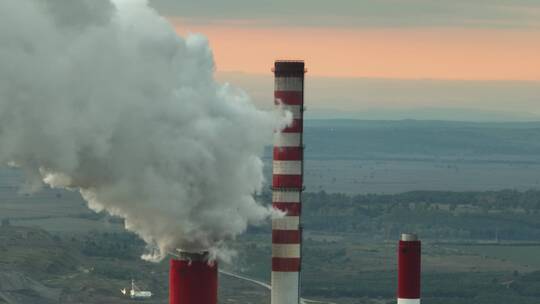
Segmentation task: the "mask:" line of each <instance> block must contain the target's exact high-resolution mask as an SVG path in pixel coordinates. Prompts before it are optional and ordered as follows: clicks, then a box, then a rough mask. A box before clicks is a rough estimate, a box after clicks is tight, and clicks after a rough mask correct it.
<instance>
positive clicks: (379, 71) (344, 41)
mask: <svg viewBox="0 0 540 304" xmlns="http://www.w3.org/2000/svg"><path fill="white" fill-rule="evenodd" d="M172 22H173V23H174V24H175V27H176V29H177V31H178V33H179V34H181V35H185V34H186V33H190V32H196V33H202V34H204V35H205V36H207V37H208V38H209V40H210V44H211V46H212V48H213V50H214V55H215V59H216V65H217V69H218V71H220V72H223V71H241V72H246V73H257V74H260V73H269V71H270V68H271V65H272V62H273V60H275V59H279V58H286V59H304V60H306V63H307V67H308V70H309V73H310V75H313V76H330V77H377V78H405V79H418V78H430V79H465V80H535V81H538V80H540V39H538V38H539V37H540V33H539V32H538V31H533V30H530V31H528V30H523V29H520V30H509V29H460V28H447V29H445V28H433V29H431V28H409V29H380V28H374V29H346V28H337V27H336V28H298V27H293V28H287V27H271V28H270V27H267V28H265V27H250V26H239V25H235V24H230V25H227V24H225V25H224V24H219V25H186V24H183V23H182V22H181V21H180V20H177V19H176V20H174V19H173V20H172Z"/></svg>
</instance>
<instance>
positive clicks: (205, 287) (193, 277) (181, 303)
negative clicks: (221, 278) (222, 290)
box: [169, 252, 218, 304]
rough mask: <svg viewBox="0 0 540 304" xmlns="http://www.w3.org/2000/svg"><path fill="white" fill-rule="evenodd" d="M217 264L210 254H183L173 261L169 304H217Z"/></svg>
mask: <svg viewBox="0 0 540 304" xmlns="http://www.w3.org/2000/svg"><path fill="white" fill-rule="evenodd" d="M217 293H218V268H217V262H209V260H208V253H207V252H202V253H188V252H181V253H180V255H179V256H178V258H177V259H172V260H171V265H170V270H169V304H217Z"/></svg>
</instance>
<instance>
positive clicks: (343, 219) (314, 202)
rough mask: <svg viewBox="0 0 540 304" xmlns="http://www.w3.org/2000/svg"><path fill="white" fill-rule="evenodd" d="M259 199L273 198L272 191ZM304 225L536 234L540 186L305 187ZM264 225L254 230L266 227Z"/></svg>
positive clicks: (458, 236)
mask: <svg viewBox="0 0 540 304" xmlns="http://www.w3.org/2000/svg"><path fill="white" fill-rule="evenodd" d="M261 199H262V200H263V201H265V202H267V203H270V201H271V194H270V193H264V194H263V195H262V197H261ZM302 214H303V225H304V228H305V229H306V230H307V231H310V230H311V231H326V232H336V233H358V234H366V235H369V236H372V237H375V238H387V237H388V236H395V235H397V234H398V233H399V232H400V231H403V230H408V231H415V232H417V233H419V234H421V235H422V237H423V238H430V239H449V240H480V239H481V240H491V239H493V240H508V241H537V240H540V191H533V190H531V191H524V192H520V191H515V190H501V191H486V192H445V191H440V192H439V191H416V192H407V193H402V194H393V195H377V194H359V195H346V194H341V193H326V192H324V191H321V192H317V193H305V194H304V195H303V206H302ZM268 229H269V227H268V226H266V227H262V228H254V229H252V231H259V232H267V230H268Z"/></svg>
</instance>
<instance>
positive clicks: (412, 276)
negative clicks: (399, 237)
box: [398, 241, 421, 299]
mask: <svg viewBox="0 0 540 304" xmlns="http://www.w3.org/2000/svg"><path fill="white" fill-rule="evenodd" d="M420 259H421V244H420V241H399V248H398V298H401V299H419V298H420V275H421V265H420V264H421V261H420Z"/></svg>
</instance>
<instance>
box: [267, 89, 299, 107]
mask: <svg viewBox="0 0 540 304" xmlns="http://www.w3.org/2000/svg"><path fill="white" fill-rule="evenodd" d="M274 98H275V100H274V103H275V104H276V105H277V104H280V103H282V104H286V105H302V104H304V93H303V92H302V91H279V90H276V91H274Z"/></svg>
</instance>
